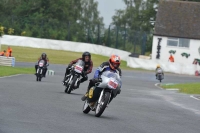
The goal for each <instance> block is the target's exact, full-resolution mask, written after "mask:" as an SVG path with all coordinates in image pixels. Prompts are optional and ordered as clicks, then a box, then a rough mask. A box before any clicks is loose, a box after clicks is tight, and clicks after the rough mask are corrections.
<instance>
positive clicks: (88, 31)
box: [87, 26, 90, 43]
mask: <svg viewBox="0 0 200 133" xmlns="http://www.w3.org/2000/svg"><path fill="white" fill-rule="evenodd" d="M89 34H90V30H89V26H88V29H87V42H88V43H89Z"/></svg>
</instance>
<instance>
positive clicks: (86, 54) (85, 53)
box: [82, 52, 91, 61]
mask: <svg viewBox="0 0 200 133" xmlns="http://www.w3.org/2000/svg"><path fill="white" fill-rule="evenodd" d="M85 56H89V58H90V59H91V54H90V52H84V53H83V54H82V59H83V60H84V61H85Z"/></svg>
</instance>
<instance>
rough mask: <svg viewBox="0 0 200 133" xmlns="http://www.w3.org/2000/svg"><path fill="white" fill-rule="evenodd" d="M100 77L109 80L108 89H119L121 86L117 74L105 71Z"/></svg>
mask: <svg viewBox="0 0 200 133" xmlns="http://www.w3.org/2000/svg"><path fill="white" fill-rule="evenodd" d="M102 75H103V76H105V77H107V78H109V79H110V81H109V83H108V86H109V87H111V88H113V89H117V88H121V86H122V82H121V78H120V76H119V75H118V74H117V73H113V72H111V71H106V72H103V73H102Z"/></svg>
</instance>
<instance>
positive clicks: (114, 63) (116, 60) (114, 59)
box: [109, 55, 121, 70]
mask: <svg viewBox="0 0 200 133" xmlns="http://www.w3.org/2000/svg"><path fill="white" fill-rule="evenodd" d="M109 63H110V67H111V69H114V70H115V69H117V68H118V67H119V66H120V63H121V60H120V57H119V56H118V55H111V57H110V59H109Z"/></svg>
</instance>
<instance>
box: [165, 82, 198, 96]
mask: <svg viewBox="0 0 200 133" xmlns="http://www.w3.org/2000/svg"><path fill="white" fill-rule="evenodd" d="M162 87H163V88H164V89H170V88H177V89H179V92H182V93H186V94H200V83H184V84H174V85H162Z"/></svg>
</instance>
